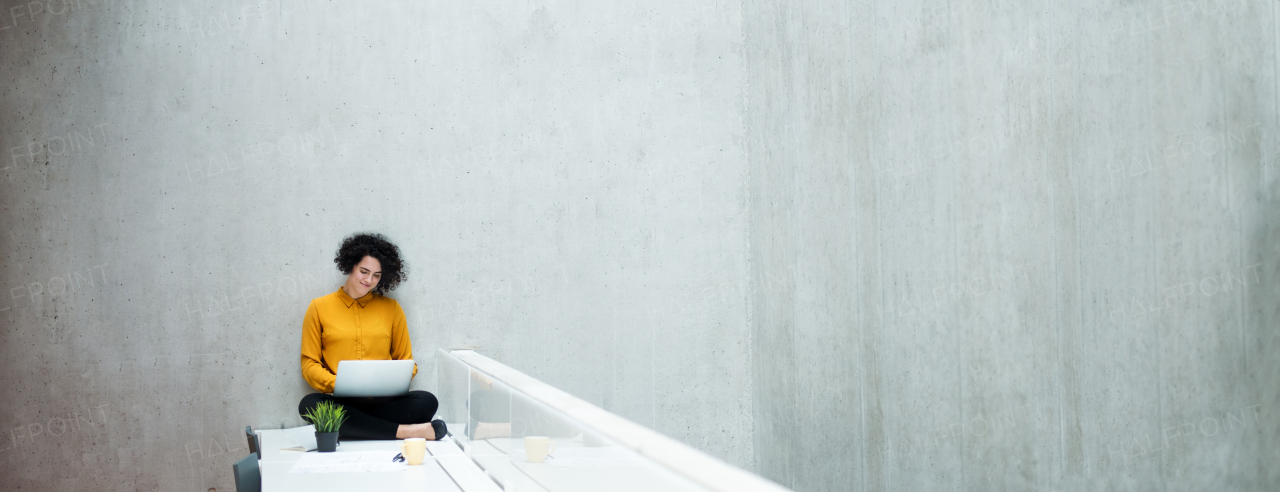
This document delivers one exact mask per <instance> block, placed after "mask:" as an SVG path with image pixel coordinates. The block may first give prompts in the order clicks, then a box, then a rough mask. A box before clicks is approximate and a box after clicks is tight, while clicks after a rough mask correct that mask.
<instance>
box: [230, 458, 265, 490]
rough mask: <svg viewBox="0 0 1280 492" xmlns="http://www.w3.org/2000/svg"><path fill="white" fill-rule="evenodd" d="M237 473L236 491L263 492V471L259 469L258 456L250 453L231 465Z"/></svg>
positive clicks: (232, 469)
mask: <svg viewBox="0 0 1280 492" xmlns="http://www.w3.org/2000/svg"><path fill="white" fill-rule="evenodd" d="M231 471H232V472H234V473H235V474H236V492H262V471H260V470H259V469H258V457H257V456H255V455H253V454H250V455H249V456H245V457H244V459H242V460H240V461H237V462H235V464H233V465H231Z"/></svg>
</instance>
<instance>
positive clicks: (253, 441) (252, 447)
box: [244, 425, 262, 459]
mask: <svg viewBox="0 0 1280 492" xmlns="http://www.w3.org/2000/svg"><path fill="white" fill-rule="evenodd" d="M244 438H245V440H247V441H249V452H250V453H253V454H255V455H257V456H258V459H262V446H260V445H259V444H261V443H259V442H258V435H257V434H254V433H253V426H249V425H246V426H244Z"/></svg>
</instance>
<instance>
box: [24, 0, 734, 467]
mask: <svg viewBox="0 0 1280 492" xmlns="http://www.w3.org/2000/svg"><path fill="white" fill-rule="evenodd" d="M3 7H4V10H3V15H0V80H3V84H4V85H3V93H2V95H0V106H2V107H3V109H2V112H0V114H3V117H2V121H3V122H2V123H0V148H3V149H4V154H3V156H2V159H0V161H2V162H3V164H0V169H3V170H0V223H2V224H3V228H4V230H5V231H4V233H3V234H2V235H0V250H2V251H3V256H2V257H0V258H3V259H2V260H0V287H2V288H4V290H3V291H0V309H2V311H0V326H3V330H0V361H3V363H0V369H2V370H0V387H2V388H3V396H2V397H0V431H2V432H4V433H5V434H6V435H5V436H4V437H3V438H2V439H0V464H2V465H3V466H2V467H0V468H2V469H3V470H4V471H3V472H0V477H2V478H0V489H4V490H13V489H18V488H21V489H23V490H27V489H38V490H89V489H93V490H163V491H173V490H187V491H200V492H203V491H205V490H207V489H209V488H211V487H216V488H217V489H218V490H223V491H225V490H232V489H233V487H232V483H231V474H230V464H231V463H232V462H233V461H235V460H236V459H238V458H240V457H243V456H244V455H245V454H247V449H246V446H245V444H244V440H243V437H242V430H243V429H244V426H245V425H254V426H258V427H279V426H281V425H297V424H300V420H299V419H298V417H297V414H296V408H297V402H298V400H299V399H300V398H301V397H302V396H303V395H304V394H305V393H307V392H309V391H310V390H309V388H307V387H306V385H305V383H304V382H303V381H302V379H301V376H300V374H299V369H298V349H299V340H300V329H301V319H302V314H303V310H304V309H305V308H306V305H307V302H308V300H309V299H311V298H313V297H317V296H320V295H324V294H327V293H329V292H332V291H334V290H336V289H337V287H338V286H339V285H340V283H341V278H340V275H339V274H338V273H337V272H336V271H335V270H334V268H333V263H332V257H333V253H334V251H335V249H336V248H337V246H338V243H339V241H340V240H341V238H342V237H343V236H344V235H347V234H350V233H352V232H356V231H365V230H373V231H379V232H382V233H385V234H387V235H388V236H389V237H390V238H392V239H393V240H395V241H396V242H398V243H399V244H400V246H401V247H402V248H403V252H404V254H405V256H406V258H407V261H408V262H409V264H410V267H411V275H410V279H409V281H408V283H406V284H404V285H403V286H402V287H401V288H400V289H398V290H397V291H396V292H395V293H394V297H396V298H397V299H398V300H399V301H400V303H401V304H402V305H403V306H405V307H406V309H407V315H408V321H409V325H410V330H411V334H412V337H413V342H414V348H415V355H416V358H417V360H418V362H419V364H420V365H421V367H422V369H423V371H422V372H421V373H420V374H419V377H418V379H417V381H415V386H417V387H419V388H426V389H431V386H432V385H433V384H434V373H433V370H434V352H435V349H436V348H438V347H451V346H461V345H475V346H479V349H478V350H479V351H480V352H481V353H484V354H486V355H488V356H491V357H494V358H497V359H498V360H500V361H502V362H504V363H506V364H509V365H511V366H512V367H515V368H517V369H519V370H521V371H525V372H527V373H529V374H531V375H533V376H535V377H538V378H540V379H542V380H544V381H546V382H548V383H550V384H553V385H555V386H557V387H560V388H562V389H565V390H567V391H569V392H571V393H573V394H575V395H577V396H579V397H582V398H583V399H585V400H588V401H592V402H594V403H597V404H601V405H603V406H604V407H605V408H606V409H609V410H612V411H614V412H616V413H618V414H620V415H622V416H625V417H628V418H630V419H632V420H635V421H636V422H638V423H640V424H642V425H646V426H649V427H651V428H653V429H655V430H657V431H659V432H663V433H665V434H668V435H671V436H673V437H676V438H678V439H681V440H683V441H685V442H687V443H690V444H692V445H694V446H697V447H699V448H701V449H704V450H706V451H709V452H711V453H712V454H714V455H716V456H719V457H722V458H724V459H727V460H728V461H730V462H733V463H737V464H740V465H744V466H748V467H749V466H751V460H752V458H751V446H752V441H751V439H750V435H751V429H752V425H751V409H750V404H751V399H750V394H751V393H750V391H751V383H752V380H751V378H750V377H749V376H748V374H749V371H750V362H749V360H750V359H749V354H750V336H749V333H750V332H749V325H748V323H747V308H746V303H747V300H746V295H747V287H746V286H747V282H748V280H747V266H746V263H747V253H746V248H747V242H746V236H745V231H746V225H745V221H746V215H745V210H746V209H747V206H746V202H745V200H746V174H745V162H746V160H745V158H744V157H743V151H742V144H741V135H742V132H743V126H742V119H741V114H742V111H743V104H744V103H743V101H744V100H743V97H742V93H741V88H742V80H743V76H742V66H743V65H742V64H743V60H742V58H741V56H740V52H741V49H740V41H741V25H740V20H739V12H738V9H737V7H736V6H732V7H731V8H725V7H724V6H720V5H715V4H710V3H704V4H691V3H689V2H683V1H660V2H644V3H643V4H635V5H613V4H601V3H599V2H550V3H543V2H539V3H537V4H531V3H529V2H521V1H494V2H480V3H478V4H477V3H472V2H441V1H438V2H429V3H415V2H398V3H394V4H377V5H373V4H370V5H365V4H364V3H359V2H331V3H316V2H302V1H284V2H277V1H262V2H259V1H252V0H239V1H233V2H206V1H201V2H193V1H182V2H164V1H152V2H124V1H113V0H78V1H77V0H70V2H69V3H60V0H54V1H52V2H49V3H46V4H39V3H31V4H28V3H26V2H21V1H8V2H4V3H3ZM69 142H70V143H69ZM11 149H12V150H11ZM59 419H60V420H59Z"/></svg>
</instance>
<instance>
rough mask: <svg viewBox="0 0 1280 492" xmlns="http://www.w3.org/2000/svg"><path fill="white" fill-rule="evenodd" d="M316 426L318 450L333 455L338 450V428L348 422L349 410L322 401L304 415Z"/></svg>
mask: <svg viewBox="0 0 1280 492" xmlns="http://www.w3.org/2000/svg"><path fill="white" fill-rule="evenodd" d="M303 417H305V418H306V419H307V420H308V421H310V422H311V425H314V426H316V449H317V450H318V451H320V452H321V453H332V452H334V451H336V450H337V449H338V428H339V427H342V422H343V421H345V420H347V410H346V409H345V408H342V405H339V404H337V403H334V402H331V401H322V402H320V403H319V404H317V405H316V406H315V407H313V408H312V409H311V410H308V411H307V414H306V415H303Z"/></svg>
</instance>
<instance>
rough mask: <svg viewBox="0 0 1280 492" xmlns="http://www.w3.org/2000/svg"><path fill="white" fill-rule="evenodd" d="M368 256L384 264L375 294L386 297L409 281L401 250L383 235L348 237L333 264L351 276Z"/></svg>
mask: <svg viewBox="0 0 1280 492" xmlns="http://www.w3.org/2000/svg"><path fill="white" fill-rule="evenodd" d="M366 256H372V257H373V259H375V260H378V263H381V264H382V279H381V280H378V285H377V286H375V287H374V288H373V293H375V294H378V295H386V294H387V292H391V291H393V290H395V288H396V286H397V285H400V282H404V281H405V280H408V279H409V266H408V265H405V264H404V261H403V260H401V259H400V248H397V247H396V245H394V244H391V241H388V240H387V238H386V237H384V236H383V235H382V234H375V233H359V234H352V235H350V236H347V238H346V239H343V240H342V246H340V247H338V254H337V256H334V257H333V262H334V263H337V264H338V270H339V271H341V272H342V274H343V275H351V270H352V269H354V268H355V267H356V265H358V264H360V260H363V259H364V257H366Z"/></svg>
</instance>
